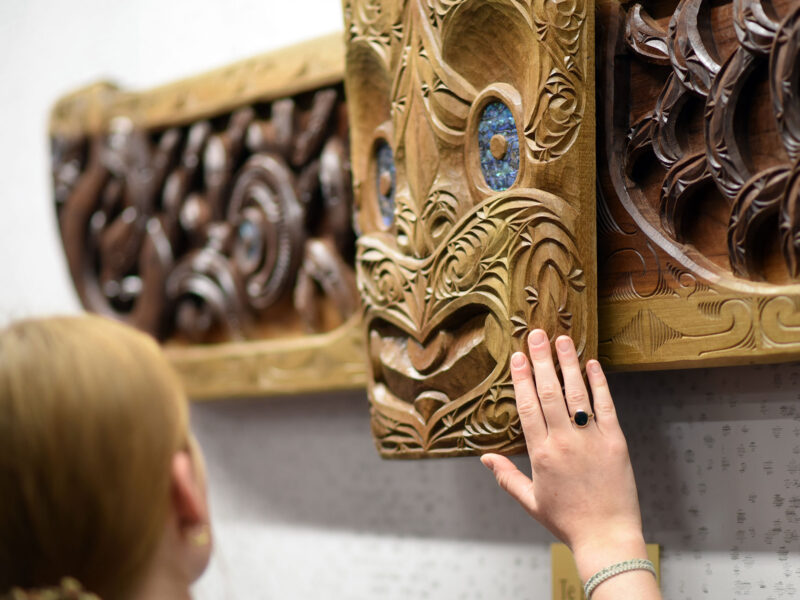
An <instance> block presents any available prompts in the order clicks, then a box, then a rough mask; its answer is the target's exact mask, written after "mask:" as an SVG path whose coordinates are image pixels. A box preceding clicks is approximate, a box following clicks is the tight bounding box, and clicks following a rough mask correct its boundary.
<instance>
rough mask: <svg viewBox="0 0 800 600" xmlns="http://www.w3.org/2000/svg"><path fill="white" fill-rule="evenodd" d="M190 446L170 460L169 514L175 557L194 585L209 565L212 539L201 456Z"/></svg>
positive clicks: (197, 449)
mask: <svg viewBox="0 0 800 600" xmlns="http://www.w3.org/2000/svg"><path fill="white" fill-rule="evenodd" d="M189 447H190V449H189V450H182V451H180V452H177V453H175V455H174V456H173V457H172V511H173V516H174V519H175V520H174V523H175V534H176V535H177V540H176V541H177V543H178V550H179V551H178V555H179V556H180V557H181V560H182V563H183V569H184V571H185V573H186V575H187V577H188V580H189V581H192V582H193V581H196V580H197V578H198V577H200V575H201V574H202V573H203V571H205V569H206V566H207V565H208V562H209V560H210V558H211V548H212V540H211V527H210V525H209V513H208V500H207V497H206V482H205V469H204V468H203V459H202V454H201V453H200V449H199V448H198V447H197V446H196V445H195V444H192V443H191V442H190V445H189ZM173 556H174V554H173Z"/></svg>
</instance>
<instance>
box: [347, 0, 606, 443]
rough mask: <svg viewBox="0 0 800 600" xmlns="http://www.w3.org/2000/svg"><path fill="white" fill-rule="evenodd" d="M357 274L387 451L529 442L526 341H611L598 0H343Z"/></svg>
mask: <svg viewBox="0 0 800 600" xmlns="http://www.w3.org/2000/svg"><path fill="white" fill-rule="evenodd" d="M344 12H345V21H346V32H347V36H348V50H347V68H346V75H345V85H346V90H347V96H348V110H349V112H350V122H351V143H352V158H353V179H354V188H355V215H354V219H355V223H356V227H357V229H358V231H359V239H358V242H357V257H356V274H357V281H358V286H359V291H360V292H361V297H362V300H363V302H364V315H365V327H366V335H367V344H368V352H369V360H370V372H369V386H368V389H369V397H370V402H371V413H372V429H373V434H374V436H375V438H376V444H377V446H378V449H379V451H380V452H381V454H382V455H383V456H386V457H422V456H448V455H460V454H474V453H482V452H486V451H499V452H514V451H517V450H519V449H521V448H523V447H524V444H523V440H522V438H521V431H520V425H519V418H518V416H517V412H516V406H515V403H514V398H513V393H512V387H511V382H510V376H509V368H508V361H509V357H510V354H511V352H512V351H513V350H517V349H521V348H522V347H523V340H524V337H525V334H526V333H527V332H528V331H529V330H530V328H532V327H534V326H538V327H543V328H545V329H546V330H547V332H548V333H549V334H550V335H551V338H555V336H557V335H559V334H561V333H565V332H568V333H570V334H571V335H572V336H573V337H574V338H575V340H576V343H577V346H578V348H579V353H580V355H581V357H582V359H584V360H585V359H586V358H588V357H590V356H592V355H593V354H594V352H595V344H596V331H595V323H594V312H595V303H594V294H593V293H589V292H591V291H592V290H593V289H594V286H595V270H594V243H595V242H594V219H595V215H594V201H595V199H594V170H593V158H592V157H593V147H594V120H593V118H592V117H591V116H592V114H593V102H594V73H593V66H592V63H591V62H590V61H589V55H590V49H591V47H592V43H593V27H594V18H593V17H594V14H593V9H592V5H591V4H589V3H587V2H586V0H491V1H485V0H446V1H445V0H409V1H407V2H401V1H391V0H384V1H374V0H352V1H351V0H346V1H345V2H344Z"/></svg>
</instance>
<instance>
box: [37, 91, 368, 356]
mask: <svg viewBox="0 0 800 600" xmlns="http://www.w3.org/2000/svg"><path fill="white" fill-rule="evenodd" d="M98 93H102V94H106V95H107V96H109V97H113V95H114V94H115V93H117V94H121V93H120V92H115V91H114V90H112V89H108V88H105V89H101V90H99V91H98V90H96V89H95V90H91V91H88V92H87V94H95V95H96V94H98ZM154 95H155V94H154ZM178 113H180V111H178ZM344 113H345V111H344V101H343V92H342V89H341V86H338V87H331V88H328V89H320V90H317V91H312V92H307V93H301V94H298V95H297V96H295V97H291V98H286V99H281V100H275V101H272V102H260V103H259V102H256V103H252V104H248V105H245V106H244V107H241V108H239V109H236V110H234V111H232V112H231V111H230V110H228V111H227V112H221V113H218V114H215V115H213V118H207V119H202V120H198V121H195V122H193V123H190V124H188V125H181V126H171V127H166V128H155V127H149V128H148V127H142V126H140V125H138V124H137V123H136V120H135V118H134V117H128V116H126V115H124V114H123V115H120V116H114V117H113V118H111V119H110V121H109V122H108V124H107V126H104V127H101V128H99V130H98V131H96V132H93V133H91V134H90V135H89V134H84V135H80V134H77V135H67V134H60V133H59V132H54V134H53V139H52V147H53V174H54V180H55V195H56V203H57V208H58V217H59V223H60V227H61V232H62V236H63V241H64V246H65V249H66V253H67V259H68V263H69V267H70V271H71V274H72V277H73V280H74V282H75V285H76V288H77V290H78V293H79V295H80V297H81V300H82V301H83V303H84V305H85V306H86V308H87V309H89V310H91V311H95V312H99V313H103V314H105V315H108V316H112V317H114V318H117V319H120V320H122V321H126V322H128V323H130V324H132V325H134V326H136V327H139V328H141V329H143V330H145V331H148V332H149V333H151V334H153V335H155V336H156V337H158V338H159V339H162V340H166V339H175V340H177V341H191V342H209V341H214V342H219V341H227V340H246V339H263V338H269V337H281V336H291V335H297V334H300V333H302V332H303V331H308V332H324V331H329V330H331V329H333V328H335V327H337V326H338V325H340V324H341V323H343V322H344V321H345V320H346V319H347V318H348V317H349V316H350V315H352V314H354V313H355V312H356V310H357V307H358V295H357V291H356V287H355V276H354V273H353V267H352V261H353V256H354V236H353V233H352V229H351V224H350V212H351V191H350V190H351V186H350V173H349V166H348V159H347V144H346V132H347V122H346V116H345V114H344ZM176 120H179V119H176Z"/></svg>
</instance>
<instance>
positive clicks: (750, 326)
mask: <svg viewBox="0 0 800 600" xmlns="http://www.w3.org/2000/svg"><path fill="white" fill-rule="evenodd" d="M599 18H600V20H601V21H600V24H599V25H598V32H599V36H598V45H597V57H598V73H599V80H598V85H599V90H600V93H599V94H598V98H600V99H601V104H600V106H599V110H598V116H599V123H600V135H599V137H598V140H599V142H598V153H599V154H598V158H599V162H598V164H599V174H600V180H601V188H602V197H601V198H600V200H599V202H598V237H599V244H598V245H599V257H598V270H599V272H600V277H599V287H598V295H599V304H600V307H599V315H598V323H599V327H600V343H599V352H600V357H601V359H602V360H603V362H604V363H605V364H607V365H611V366H613V367H615V368H625V369H630V368H637V369H643V368H658V369H663V368H675V367H686V366H701V365H714V364H735V363H745V362H766V361H776V360H788V359H796V358H798V357H800V217H798V215H799V214H800V203H799V201H798V198H799V197H800V183H798V182H800V163H799V162H798V160H799V159H800V94H799V93H798V92H799V91H800V90H799V89H798V85H800V84H798V78H797V72H798V69H800V4H798V3H797V2H796V1H792V0H733V1H732V2H711V1H710V0H680V1H677V0H669V1H667V0H660V1H657V2H650V3H647V5H646V8H645V7H643V6H641V5H639V4H633V3H623V5H620V4H619V3H617V2H604V3H603V4H602V5H601V6H600V11H599Z"/></svg>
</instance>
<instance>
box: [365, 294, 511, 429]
mask: <svg viewBox="0 0 800 600" xmlns="http://www.w3.org/2000/svg"><path fill="white" fill-rule="evenodd" d="M502 338H503V336H502V329H501V327H500V324H499V323H498V321H497V319H496V317H495V316H494V315H492V314H491V313H490V312H488V311H486V309H485V308H484V307H476V306H475V305H472V306H464V307H462V308H460V309H458V310H457V311H456V312H454V314H453V315H451V316H450V317H449V318H448V319H447V320H446V321H445V322H444V323H443V324H442V325H440V326H439V327H437V328H436V330H435V331H434V332H433V333H431V334H430V335H429V336H428V337H427V338H426V339H424V340H423V341H422V342H419V341H418V338H417V336H414V335H412V334H410V333H408V332H406V331H404V330H403V329H401V328H400V327H398V326H396V325H394V324H391V323H388V322H387V321H384V320H382V319H376V320H375V321H373V322H372V323H371V324H370V326H369V350H370V357H371V362H372V373H373V380H374V384H375V389H374V392H377V393H376V394H375V396H377V397H381V396H384V395H385V393H386V392H388V393H389V394H391V396H393V397H394V398H396V399H397V400H401V401H403V402H406V403H408V404H410V405H412V406H413V407H414V408H415V409H416V411H417V412H418V413H419V414H420V415H421V416H422V418H423V419H424V420H425V421H426V422H427V421H428V420H429V419H430V418H431V416H432V415H433V414H434V413H436V411H437V410H438V409H439V408H441V407H442V406H444V405H445V404H447V403H449V402H450V401H452V400H455V399H457V398H460V397H461V396H463V395H465V394H467V393H468V392H471V391H473V390H475V389H476V388H478V387H479V386H481V384H482V383H484V382H485V381H486V380H487V379H489V377H490V376H491V374H492V373H493V372H494V371H495V369H496V367H497V364H498V362H499V361H500V355H501V354H502V352H503V348H501V346H502V345H503V344H502Z"/></svg>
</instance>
